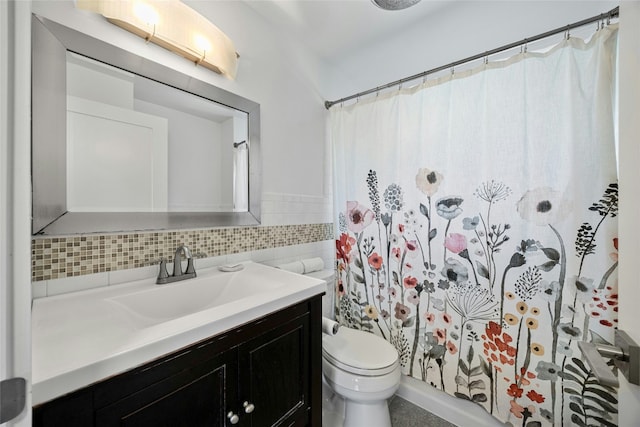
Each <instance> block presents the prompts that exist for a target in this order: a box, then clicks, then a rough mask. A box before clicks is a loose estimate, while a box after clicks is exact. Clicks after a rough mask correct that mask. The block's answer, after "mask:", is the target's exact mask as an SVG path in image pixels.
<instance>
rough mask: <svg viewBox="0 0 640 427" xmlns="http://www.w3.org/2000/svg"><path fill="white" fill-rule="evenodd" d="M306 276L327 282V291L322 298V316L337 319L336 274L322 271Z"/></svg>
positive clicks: (330, 271) (331, 271)
mask: <svg viewBox="0 0 640 427" xmlns="http://www.w3.org/2000/svg"><path fill="white" fill-rule="evenodd" d="M305 276H309V277H314V278H316V279H320V280H324V281H325V286H326V291H325V294H324V295H323V296H322V316H324V317H326V318H329V319H335V293H336V285H335V272H334V271H333V270H320V271H314V272H312V273H307V274H305Z"/></svg>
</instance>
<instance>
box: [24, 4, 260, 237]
mask: <svg viewBox="0 0 640 427" xmlns="http://www.w3.org/2000/svg"><path fill="white" fill-rule="evenodd" d="M32 29H33V34H32V97H33V102H32V182H33V233H34V234H45V235H69V234H78V233H82V234H86V233H113V232H123V231H124V232H127V231H145V230H164V229H186V228H205V227H216V226H239V225H256V224H259V218H260V194H261V190H260V172H261V165H260V158H261V156H260V106H259V105H258V104H257V103H255V102H253V101H250V100H248V99H245V98H242V97H240V96H237V95H235V94H233V93H230V92H227V91H225V90H223V89H220V88H217V87H215V86H212V85H210V84H208V83H206V82H203V81H200V80H197V79H195V78H193V77H191V76H187V75H184V74H182V73H180V72H177V71H176V70H173V69H170V68H167V67H165V66H163V65H160V64H158V63H155V62H152V61H149V60H147V59H144V58H141V57H138V56H136V55H134V54H132V53H130V52H128V51H125V50H123V49H120V48H118V47H116V46H113V45H110V44H108V43H105V42H103V41H101V40H98V39H94V38H92V37H90V36H87V35H86V34H83V33H80V32H78V31H75V30H73V29H70V28H67V27H64V26H62V25H60V24H57V23H55V22H53V21H50V20H47V19H45V18H42V17H37V16H35V15H34V17H33V26H32Z"/></svg>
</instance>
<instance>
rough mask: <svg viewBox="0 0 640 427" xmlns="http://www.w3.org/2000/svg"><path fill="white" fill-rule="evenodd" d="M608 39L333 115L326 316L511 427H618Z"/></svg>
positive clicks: (575, 43)
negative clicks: (371, 337)
mask: <svg viewBox="0 0 640 427" xmlns="http://www.w3.org/2000/svg"><path fill="white" fill-rule="evenodd" d="M616 40H617V32H616V27H615V26H613V25H612V26H610V27H608V28H606V29H603V30H600V31H599V32H598V33H596V34H595V35H594V36H593V37H592V38H591V39H590V40H589V41H588V42H585V41H583V40H580V39H573V38H572V39H569V40H565V41H564V42H563V43H561V44H560V45H558V46H556V47H554V48H553V49H551V50H550V51H549V52H546V53H526V54H520V55H518V56H516V57H514V58H511V59H510V60H508V61H504V62H501V63H497V64H486V65H484V66H483V67H481V68H480V69H475V70H471V71H468V72H463V73H457V74H455V75H454V76H452V77H447V78H443V79H440V80H437V81H427V82H425V83H424V84H423V85H420V86H419V87H416V88H412V89H406V90H403V91H398V92H397V93H393V94H387V95H384V96H383V95H380V96H379V97H376V98H375V99H372V100H368V101H360V102H358V103H357V104H354V105H350V106H344V107H334V109H333V110H332V111H331V118H330V121H331V138H332V144H333V150H334V172H335V175H334V180H335V182H334V192H335V206H336V221H337V224H336V225H337V226H336V230H337V236H336V252H337V281H336V295H337V297H336V313H337V318H338V320H339V321H340V322H341V323H342V324H344V325H346V326H349V327H353V328H358V329H362V330H365V331H368V332H371V333H374V334H377V335H379V336H381V337H383V338H384V339H386V340H388V341H389V342H390V343H392V344H393V345H394V346H395V348H396V349H397V350H398V353H399V356H400V363H401V365H402V368H403V373H404V374H406V375H409V376H412V377H415V378H418V379H420V380H422V381H424V382H425V387H436V388H438V389H440V390H442V391H443V392H446V393H449V394H451V395H453V396H456V397H458V398H461V399H465V400H469V401H472V402H475V403H477V404H478V405H480V406H482V407H483V408H484V409H486V410H487V411H488V412H489V413H491V414H492V415H493V416H495V417H496V418H497V419H499V420H500V421H502V422H506V423H510V424H512V425H522V426H538V425H550V424H551V425H558V426H560V425H578V426H589V425H605V426H615V425H617V415H616V414H617V396H616V391H615V389H613V388H611V387H608V386H604V385H600V384H598V382H597V380H596V379H595V378H594V376H593V374H592V373H591V370H590V369H589V367H588V366H587V365H586V364H585V361H584V359H583V357H582V354H581V352H580V350H579V349H578V346H577V342H578V341H580V340H582V341H589V342H594V343H604V344H611V343H612V341H613V332H614V329H615V327H616V322H617V317H618V316H617V307H618V295H617V275H616V267H617V223H616V215H617V209H618V203H617V202H618V187H617V172H616V158H615V142H614V140H615V135H614V118H613V94H614V81H613V76H614V73H615V68H614V67H615V51H616Z"/></svg>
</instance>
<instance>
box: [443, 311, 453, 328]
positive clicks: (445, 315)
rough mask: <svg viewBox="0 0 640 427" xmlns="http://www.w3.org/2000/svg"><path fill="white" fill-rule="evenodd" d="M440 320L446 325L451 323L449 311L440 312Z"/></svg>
mask: <svg viewBox="0 0 640 427" xmlns="http://www.w3.org/2000/svg"><path fill="white" fill-rule="evenodd" d="M442 320H443V321H444V323H445V324H446V325H447V326H450V325H451V321H452V318H451V315H450V314H449V313H442Z"/></svg>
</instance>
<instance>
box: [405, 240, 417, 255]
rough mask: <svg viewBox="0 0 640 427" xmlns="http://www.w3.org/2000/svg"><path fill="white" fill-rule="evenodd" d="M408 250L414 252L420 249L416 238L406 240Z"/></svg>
mask: <svg viewBox="0 0 640 427" xmlns="http://www.w3.org/2000/svg"><path fill="white" fill-rule="evenodd" d="M405 244H406V246H407V250H408V251H410V252H413V251H415V250H417V249H418V244H417V243H416V241H415V240H407V241H406V243H405Z"/></svg>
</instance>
